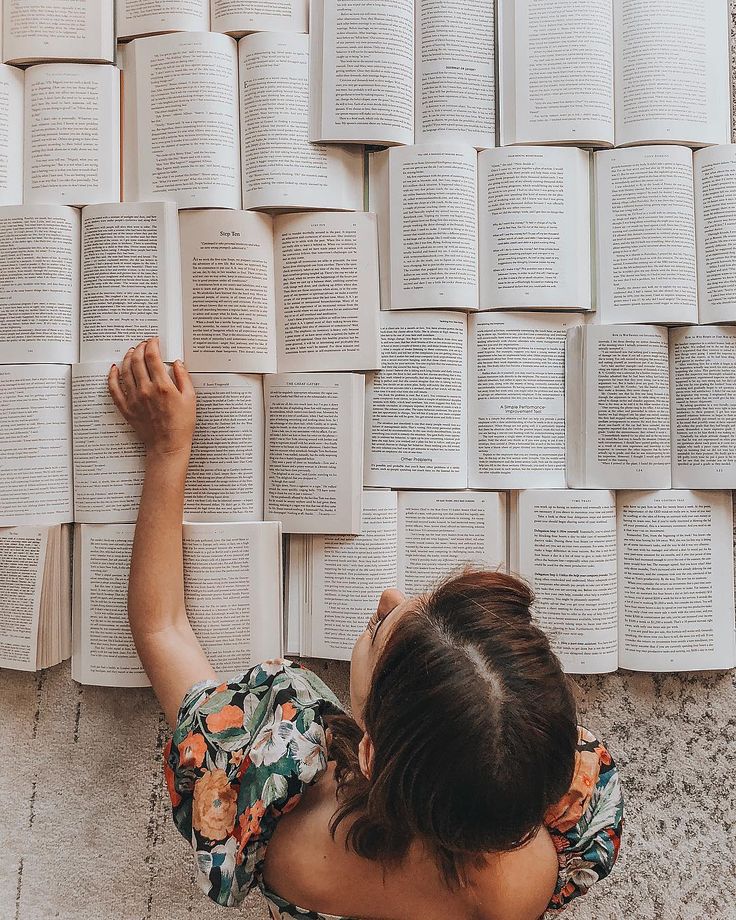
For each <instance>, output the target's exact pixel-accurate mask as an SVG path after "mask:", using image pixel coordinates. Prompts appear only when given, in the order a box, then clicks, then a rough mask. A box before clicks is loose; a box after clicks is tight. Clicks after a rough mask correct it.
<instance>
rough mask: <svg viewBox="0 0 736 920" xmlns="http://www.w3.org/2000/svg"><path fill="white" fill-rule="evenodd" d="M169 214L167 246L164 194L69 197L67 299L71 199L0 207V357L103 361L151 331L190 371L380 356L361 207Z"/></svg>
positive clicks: (370, 248) (371, 221)
mask: <svg viewBox="0 0 736 920" xmlns="http://www.w3.org/2000/svg"><path fill="white" fill-rule="evenodd" d="M180 220H181V255H180V245H179V226H180V221H179V219H178V218H177V210H176V205H175V204H173V203H171V202H163V201H156V202H145V203H128V202H126V203H122V204H120V203H118V204H110V205H90V206H88V207H86V208H83V209H82V213H81V297H80V270H79V264H80V252H79V250H80V220H79V213H78V211H76V210H75V209H73V208H68V207H63V206H59V205H31V206H20V205H19V206H7V207H0V256H2V254H7V258H8V259H10V258H11V257H12V260H13V264H14V271H13V272H12V273H11V272H5V273H3V275H2V276H0V361H3V360H4V361H10V362H17V361H27V362H52V361H58V362H64V363H75V362H77V361H81V362H82V363H89V362H109V363H111V362H112V361H119V360H120V359H121V357H122V355H123V354H124V353H125V351H126V350H127V349H128V348H129V347H130V346H132V345H136V344H138V342H140V341H141V340H142V339H144V338H148V337H149V336H151V335H158V336H159V337H160V340H161V343H160V344H161V353H162V356H163V358H164V360H165V361H169V362H170V361H174V360H176V359H177V358H181V357H182V354H183V352H184V355H185V358H186V361H187V365H188V367H189V369H190V370H193V371H232V370H235V371H244V372H253V373H267V372H275V371H277V370H279V371H284V372H291V371H316V370H363V369H368V368H377V367H379V366H380V365H379V348H378V314H379V303H378V301H379V298H378V254H377V242H376V226H375V217H374V216H373V215H371V214H366V213H363V212H361V213H310V214H294V215H282V216H280V217H277V218H276V219H275V220H273V219H272V218H271V217H269V216H267V215H262V214H253V213H249V212H246V211H226V210H205V211H189V212H186V211H185V212H182V214H181V217H180ZM11 254H12V256H11ZM180 264H181V271H180ZM182 273H183V282H184V304H183V309H182V297H181V290H182V284H181V274H182ZM183 328H186V331H187V336H186V346H185V347H184V343H183Z"/></svg>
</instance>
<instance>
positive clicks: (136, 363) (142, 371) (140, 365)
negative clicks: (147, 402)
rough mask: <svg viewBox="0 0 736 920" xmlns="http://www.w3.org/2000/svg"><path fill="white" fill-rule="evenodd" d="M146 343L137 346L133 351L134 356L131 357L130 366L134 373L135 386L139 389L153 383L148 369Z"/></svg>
mask: <svg viewBox="0 0 736 920" xmlns="http://www.w3.org/2000/svg"><path fill="white" fill-rule="evenodd" d="M145 355H146V342H141V343H140V344H139V345H136V346H135V348H134V349H133V354H132V355H131V356H130V366H131V369H132V371H133V377H134V379H135V385H136V386H137V387H138V389H142V388H143V387H145V386H146V384H149V383H150V382H151V378H150V376H149V374H148V368H147V367H146V357H145Z"/></svg>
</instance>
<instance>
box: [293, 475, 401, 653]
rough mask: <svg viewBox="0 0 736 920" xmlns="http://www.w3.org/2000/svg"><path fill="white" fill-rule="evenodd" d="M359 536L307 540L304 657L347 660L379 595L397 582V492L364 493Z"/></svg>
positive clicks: (324, 537)
mask: <svg viewBox="0 0 736 920" xmlns="http://www.w3.org/2000/svg"><path fill="white" fill-rule="evenodd" d="M360 529H361V533H360V535H359V536H348V535H345V534H337V535H333V536H315V537H311V538H310V552H309V561H310V576H311V592H310V601H311V604H310V612H311V617H310V618H308V619H307V622H306V623H305V624H304V625H303V626H302V637H303V639H302V642H303V644H304V643H305V640H306V642H308V643H309V644H308V646H306V647H305V648H303V650H302V652H303V654H305V655H312V656H314V657H316V658H334V659H337V660H338V661H349V660H350V655H351V652H352V650H353V646H354V645H355V642H356V641H357V639H358V637H359V636H360V634H361V633H362V632H363V630H364V629H365V628H366V627H367V625H368V620H369V619H370V618H371V616H372V615H373V614H374V613H375V611H376V607H377V606H378V601H379V599H380V597H381V593H382V592H383V591H384V590H385V589H386V588H393V587H394V586H395V585H396V583H397V569H396V493H395V492H383V491H377V492H371V491H365V492H364V493H363V514H362V517H361V527H360Z"/></svg>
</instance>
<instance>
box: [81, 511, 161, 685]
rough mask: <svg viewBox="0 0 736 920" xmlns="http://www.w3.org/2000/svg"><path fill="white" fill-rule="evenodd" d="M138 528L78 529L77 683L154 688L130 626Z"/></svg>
mask: <svg viewBox="0 0 736 920" xmlns="http://www.w3.org/2000/svg"><path fill="white" fill-rule="evenodd" d="M134 533H135V524H78V525H77V526H76V527H75V528H74V588H75V593H74V617H73V620H74V629H73V641H72V677H73V679H74V680H76V681H79V682H80V683H83V684H91V685H93V686H101V687H149V686H150V681H149V680H148V677H147V676H146V672H145V671H144V670H143V665H142V664H141V660H140V658H139V657H138V652H137V651H136V649H135V644H134V642H133V635H132V633H131V631H130V624H129V623H128V574H129V572H130V557H131V553H132V551H133V535H134Z"/></svg>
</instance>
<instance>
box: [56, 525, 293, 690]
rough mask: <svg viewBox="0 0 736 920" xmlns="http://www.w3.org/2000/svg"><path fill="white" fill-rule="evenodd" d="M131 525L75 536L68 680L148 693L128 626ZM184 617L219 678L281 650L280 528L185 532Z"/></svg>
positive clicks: (89, 529) (81, 528)
mask: <svg viewBox="0 0 736 920" xmlns="http://www.w3.org/2000/svg"><path fill="white" fill-rule="evenodd" d="M134 531H135V525H133V524H99V525H94V524H83V525H78V526H77V527H76V529H75V539H74V604H73V651H72V677H73V678H74V680H77V681H79V682H80V683H83V684H96V685H101V686H108V687H147V686H150V685H149V681H148V678H147V677H146V673H145V671H144V670H143V667H142V665H141V663H140V659H139V658H138V654H137V653H136V650H135V645H134V643H133V637H132V635H131V632H130V626H129V624H128V613H127V597H128V572H129V569H130V558H131V552H132V548H133V535H134ZM182 542H183V553H184V596H185V602H186V608H187V616H188V617H189V622H190V623H191V624H192V629H193V630H194V633H195V635H196V636H197V638H198V639H199V641H200V643H201V644H202V648H203V649H204V652H205V654H206V655H207V657H208V658H209V660H210V661H211V662H212V666H213V667H214V669H215V670H216V671H217V672H218V673H219V674H220V675H222V676H225V675H228V674H234V673H238V672H241V673H242V672H243V671H245V670H246V669H247V668H248V666H249V665H250V664H252V663H254V662H257V661H263V660H264V659H267V658H275V657H279V656H280V655H281V654H282V651H283V626H282V594H281V582H282V577H281V530H280V528H279V525H278V524H274V523H263V522H261V523H238V524H190V523H185V524H184V528H183V541H182Z"/></svg>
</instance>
